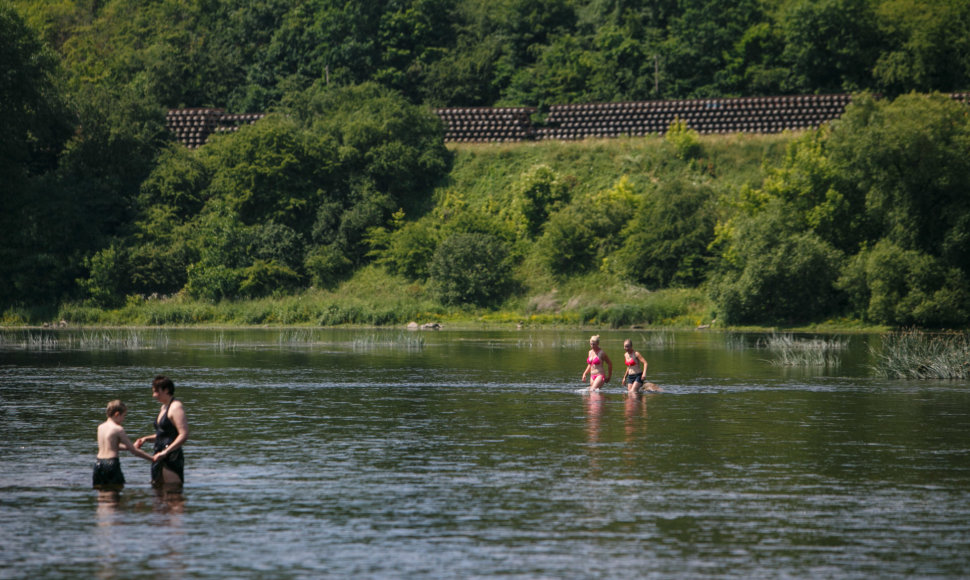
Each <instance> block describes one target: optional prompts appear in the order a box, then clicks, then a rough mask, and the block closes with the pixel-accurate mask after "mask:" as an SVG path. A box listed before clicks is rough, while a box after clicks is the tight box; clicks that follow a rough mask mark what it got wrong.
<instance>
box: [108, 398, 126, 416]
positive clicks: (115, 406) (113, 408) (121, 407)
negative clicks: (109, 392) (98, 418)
mask: <svg viewBox="0 0 970 580" xmlns="http://www.w3.org/2000/svg"><path fill="white" fill-rule="evenodd" d="M127 412H128V406H127V405H125V404H124V403H122V402H121V401H120V400H119V399H115V400H114V401H111V402H110V403H108V408H107V409H105V414H106V415H107V416H108V417H114V414H115V413H127Z"/></svg>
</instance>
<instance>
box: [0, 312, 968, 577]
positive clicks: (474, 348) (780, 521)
mask: <svg viewBox="0 0 970 580" xmlns="http://www.w3.org/2000/svg"><path fill="white" fill-rule="evenodd" d="M0 334H2V338H3V339H2V341H0V465H2V470H0V577H2V578H67V577H71V578H75V577H76V578H126V579H127V578H322V577H329V578H350V577H353V578H704V577H707V578H732V577H733V578H809V577H811V578H839V579H842V578H880V579H884V578H932V577H939V578H961V577H966V576H967V575H968V574H970V383H967V382H928V381H922V382H917V381H889V380H885V379H877V378H874V377H873V376H872V373H871V372H870V371H869V370H868V365H869V364H870V361H869V350H868V348H869V344H870V343H876V342H878V340H879V338H878V337H876V336H852V337H849V338H848V339H847V340H848V344H847V346H846V347H845V348H844V349H841V350H839V352H838V356H839V364H838V365H834V366H829V367H822V368H816V367H811V368H809V367H786V366H778V365H774V364H771V361H772V360H773V357H774V356H775V355H774V353H773V352H772V350H771V349H767V348H764V347H763V346H759V345H758V339H759V338H763V336H761V335H754V334H751V335H727V334H720V333H705V332H675V333H674V332H667V333H653V332H649V333H648V332H639V331H637V332H632V333H630V332H627V333H624V332H619V331H604V332H602V334H603V343H602V345H603V347H604V349H605V350H606V352H607V353H608V354H610V355H611V356H612V357H613V360H614V363H616V365H617V367H618V368H619V369H620V370H619V373H618V374H622V368H623V367H622V360H623V356H622V349H621V345H622V340H623V338H625V337H627V336H630V337H632V338H633V339H634V341H635V346H636V347H637V348H638V349H639V350H641V351H642V352H643V354H644V355H645V356H646V358H647V360H648V361H649V362H650V370H649V376H650V377H651V378H652V380H653V381H654V382H656V383H658V384H660V385H661V386H663V387H664V389H665V392H664V393H662V394H658V395H647V396H644V397H627V396H626V394H625V393H624V392H622V391H621V390H620V387H619V385H618V382H617V378H614V379H613V381H612V382H610V383H609V384H608V386H607V389H606V392H605V393H604V394H602V395H598V396H597V395H594V396H591V395H588V394H586V393H584V392H583V391H582V389H581V388H582V385H581V384H580V382H579V377H580V374H581V373H582V371H583V367H584V365H585V363H584V360H585V357H586V349H587V340H588V336H589V334H590V333H589V332H581V331H533V332H530V331H528V330H524V331H519V332H515V331H510V332H504V331H479V332H464V331H462V332H459V331H448V330H445V331H442V332H420V333H405V332H403V331H397V330H394V331H390V330H388V331H374V330H293V331H291V330H282V331H281V330H233V331H219V330H214V331H212V330H210V331H199V330H166V331H154V330H140V331H114V333H113V334H111V335H110V336H109V335H107V334H103V335H99V334H98V333H95V332H93V331H89V332H86V333H85V332H80V331H73V332H67V331H61V332H50V331H48V332H46V333H44V332H41V331H37V330H35V331H32V332H30V333H28V332H26V331H12V330H8V331H3V332H2V333H0ZM157 373H164V374H167V375H169V376H170V377H172V378H173V380H174V381H175V384H176V396H177V397H178V398H179V399H181V400H182V401H183V402H184V404H185V407H186V410H187V413H188V419H189V423H190V426H191V438H190V441H189V443H188V445H187V446H186V451H185V455H186V485H185V487H184V489H183V490H182V491H181V492H180V493H177V492H176V493H172V492H169V493H161V492H156V491H154V490H153V489H152V488H151V486H150V485H149V482H148V479H149V469H148V467H149V464H148V462H146V461H144V460H141V459H138V458H136V457H134V456H132V455H129V454H125V455H123V457H122V465H123V469H124V471H125V475H126V477H127V480H128V485H127V486H126V487H125V488H124V490H123V491H122V492H121V493H120V494H119V495H117V496H111V495H110V494H103V495H99V493H98V492H97V491H95V490H93V489H91V469H92V465H93V462H94V457H95V454H96V452H97V444H96V441H95V429H96V427H97V425H98V423H100V422H101V421H103V420H104V407H105V405H106V404H107V402H108V401H109V400H111V399H115V398H121V399H123V400H124V401H125V402H126V403H127V404H128V405H129V413H128V418H127V421H126V423H125V428H126V430H127V431H128V433H129V435H131V436H132V438H133V439H134V438H135V437H137V436H140V435H147V434H149V433H151V432H152V431H151V422H152V420H153V419H154V416H155V413H156V412H157V411H158V405H157V404H156V403H155V401H154V400H153V399H152V398H151V388H150V381H151V378H152V377H153V376H154V375H155V374H157Z"/></svg>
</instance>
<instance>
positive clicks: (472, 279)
mask: <svg viewBox="0 0 970 580" xmlns="http://www.w3.org/2000/svg"><path fill="white" fill-rule="evenodd" d="M508 258H509V252H508V248H507V245H506V244H505V243H504V242H502V241H501V240H500V239H498V238H496V237H495V236H490V235H488V234H477V233H473V234H466V233H459V234H454V235H452V236H449V237H447V238H445V239H444V240H442V242H441V243H440V244H439V245H438V248H437V249H436V250H435V253H434V257H433V258H432V260H431V267H430V274H431V283H432V287H433V289H434V291H435V294H436V295H437V296H438V297H439V299H440V300H441V301H442V302H443V303H445V304H473V305H476V306H490V305H494V304H496V303H498V302H500V301H501V300H503V299H504V298H505V297H506V296H507V295H508V292H509V290H510V289H511V287H512V284H511V282H512V281H511V276H512V268H511V265H510V263H509V259H508Z"/></svg>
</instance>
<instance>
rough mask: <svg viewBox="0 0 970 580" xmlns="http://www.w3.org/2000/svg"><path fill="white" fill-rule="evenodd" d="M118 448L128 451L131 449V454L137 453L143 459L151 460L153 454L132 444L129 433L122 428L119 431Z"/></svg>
mask: <svg viewBox="0 0 970 580" xmlns="http://www.w3.org/2000/svg"><path fill="white" fill-rule="evenodd" d="M118 448H119V449H125V450H127V451H131V454H132V455H137V456H138V457H141V458H142V459H147V460H149V461H151V460H152V456H151V455H149V454H147V453H145V452H144V451H142V450H141V449H138V448H137V447H135V446H134V445H132V444H131V439H128V434H127V433H125V432H124V430H122V431H121V432H119V433H118Z"/></svg>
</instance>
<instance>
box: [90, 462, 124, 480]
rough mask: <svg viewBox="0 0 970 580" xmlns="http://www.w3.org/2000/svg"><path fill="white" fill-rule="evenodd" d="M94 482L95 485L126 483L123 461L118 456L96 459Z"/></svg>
mask: <svg viewBox="0 0 970 580" xmlns="http://www.w3.org/2000/svg"><path fill="white" fill-rule="evenodd" d="M92 483H93V485H94V487H102V486H109V487H117V486H122V485H124V484H125V474H124V473H122V472H121V461H120V460H119V459H118V458H117V457H112V458H111V459H98V460H97V461H95V462H94V474H93V477H92Z"/></svg>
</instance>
